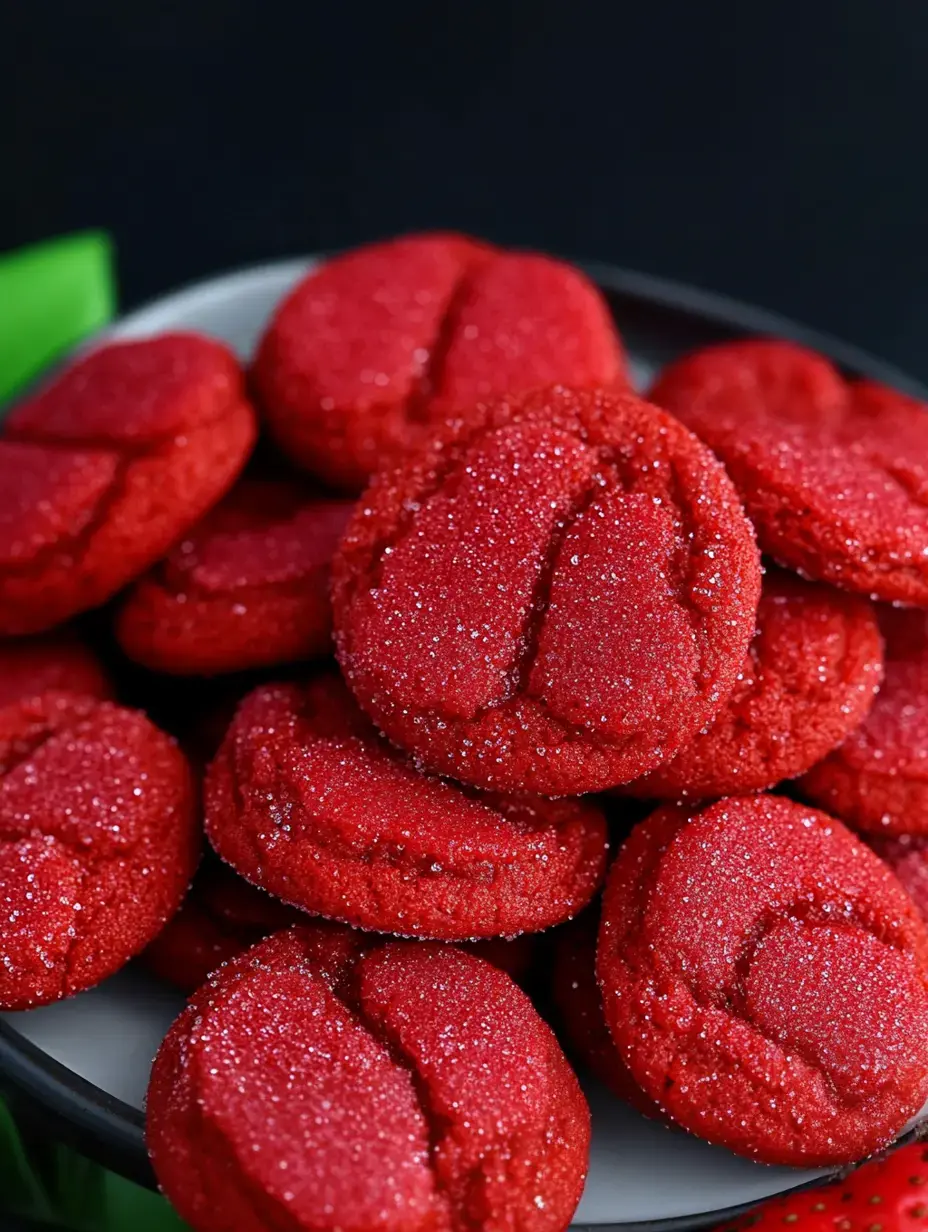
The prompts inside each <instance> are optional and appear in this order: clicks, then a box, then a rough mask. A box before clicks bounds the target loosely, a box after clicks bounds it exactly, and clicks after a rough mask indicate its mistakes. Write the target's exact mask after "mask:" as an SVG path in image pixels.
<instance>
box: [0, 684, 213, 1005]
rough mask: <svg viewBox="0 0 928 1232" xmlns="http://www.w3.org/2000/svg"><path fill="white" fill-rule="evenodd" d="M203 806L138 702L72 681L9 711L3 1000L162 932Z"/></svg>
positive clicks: (94, 975)
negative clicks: (70, 687)
mask: <svg viewBox="0 0 928 1232" xmlns="http://www.w3.org/2000/svg"><path fill="white" fill-rule="evenodd" d="M195 805H196V793H195V791H194V787H193V782H192V778H191V774H190V770H189V768H188V766H187V763H186V760H185V758H184V756H183V754H182V753H181V752H180V750H179V749H178V747H177V744H176V742H175V741H174V740H172V739H171V738H170V737H169V736H167V735H165V734H164V732H161V731H159V730H158V728H157V727H155V726H154V725H153V724H152V723H150V722H149V720H148V719H146V718H145V716H144V715H143V714H140V713H139V712H138V711H135V710H126V709H124V708H123V707H121V706H114V705H112V704H110V703H109V702H101V701H98V700H96V699H94V698H89V697H79V696H77V695H75V694H67V693H46V694H43V695H42V696H41V697H38V698H31V699H28V700H25V701H22V702H20V703H19V705H18V706H14V705H9V706H6V707H4V708H3V709H2V710H0V918H2V919H3V920H4V928H3V941H4V945H3V952H2V954H0V1008H3V1009H26V1008H29V1007H31V1006H35V1005H43V1004H46V1003H48V1002H51V1001H57V1000H59V999H60V998H61V997H65V996H70V995H71V994H72V993H75V992H79V991H81V990H82V989H84V988H89V987H91V985H93V984H96V983H98V982H99V981H100V980H102V979H104V978H105V977H106V976H108V975H111V974H112V973H113V972H114V971H118V970H119V968H120V967H122V966H124V965H125V963H126V962H128V960H129V959H130V958H131V957H132V956H133V955H134V954H137V953H138V952H139V951H140V950H141V949H142V948H143V946H144V945H145V944H146V943H147V942H148V941H150V940H151V938H152V937H153V936H154V935H155V934H156V933H157V932H158V930H159V928H160V927H161V926H162V925H163V924H164V922H165V920H167V919H168V917H169V916H170V915H171V914H172V913H173V912H174V911H175V910H176V909H177V907H178V905H179V903H180V901H181V898H182V897H183V895H184V892H185V890H186V889H187V886H188V885H189V883H190V879H191V877H192V876H193V871H194V869H195V868H196V864H197V860H198V858H199V851H200V831H199V826H198V824H197V822H198V819H197V814H196V807H195Z"/></svg>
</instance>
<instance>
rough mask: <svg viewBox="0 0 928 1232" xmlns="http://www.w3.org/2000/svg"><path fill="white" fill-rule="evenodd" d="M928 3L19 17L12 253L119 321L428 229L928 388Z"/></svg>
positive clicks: (308, 7) (126, 9) (10, 42)
mask: <svg viewBox="0 0 928 1232" xmlns="http://www.w3.org/2000/svg"><path fill="white" fill-rule="evenodd" d="M926 81H928V4H925V3H923V2H922V0H866V2H861V0H843V2H838V0H835V2H834V3H825V2H823V0H808V2H807V3H805V4H799V3H796V2H795V0H781V2H780V3H763V2H762V0H738V2H737V3H713V2H711V0H707V2H706V3H699V0H690V2H689V3H685V4H684V3H679V4H678V3H667V2H663V3H662V2H660V0H657V2H652V3H647V2H642V3H640V4H625V3H620V2H618V0H595V2H591V3H587V2H585V0H574V2H572V3H571V2H569V0H459V2H454V0H431V2H429V3H426V2H425V0H418V2H415V3H408V2H402V0H400V2H398V3H395V4H389V3H384V4H380V5H378V6H376V7H375V6H361V5H358V4H354V3H350V2H347V0H346V2H344V3H339V2H338V0H334V2H333V3H331V4H326V5H318V4H313V3H312V2H311V0H306V2H305V3H304V4H302V5H288V4H283V3H275V2H274V0H264V2H261V0H186V3H184V2H183V0H181V2H180V3H176V4H167V3H158V4H156V3H153V2H152V0H126V2H125V3H101V2H100V0H96V2H95V0H83V2H81V0H68V2H67V3H64V2H63V3H57V4H53V3H48V2H47V0H46V2H43V0H33V2H30V0H5V2H4V0H0V248H5V247H10V246H13V245H15V244H18V243H22V242H25V241H28V240H34V239H38V238H41V237H43V236H47V235H50V234H53V233H56V232H61V231H64V230H68V229H71V228H77V227H83V226H88V225H101V226H106V227H109V228H110V229H111V230H112V231H113V232H114V234H115V236H116V240H117V243H118V246H119V254H120V270H121V277H122V287H123V302H124V303H126V304H134V303H137V302H139V301H140V300H142V299H144V298H146V297H148V296H151V295H153V294H155V293H157V292H160V291H163V290H166V289H168V288H170V287H172V286H174V285H176V284H178V283H181V282H184V281H188V280H190V279H193V278H197V277H199V276H201V275H204V274H209V273H212V272H214V271H218V270H221V269H223V268H226V267H229V266H235V265H241V264H245V263H248V262H252V261H260V260H263V259H266V258H268V257H275V256H282V255H290V254H295V253H299V252H306V251H309V250H313V249H319V248H327V247H336V246H344V245H348V244H352V243H355V242H358V241H360V240H364V239H369V238H373V237H375V236H380V235H384V234H388V233H391V232H395V231H398V230H404V229H411V228H417V227H424V226H436V225H442V226H455V227H460V228H463V229H466V230H470V231H474V232H477V233H480V234H483V235H486V236H488V237H490V238H493V239H495V240H499V241H504V242H512V243H518V244H524V245H535V246H539V247H544V248H549V249H552V250H556V251H558V252H562V253H565V254H568V255H573V256H578V257H591V258H599V259H603V260H611V261H614V262H617V263H620V264H623V265H626V266H630V267H632V268H636V269H640V270H646V271H650V272H653V273H658V274H663V275H665V276H669V277H673V278H677V279H681V280H686V281H691V282H694V283H697V284H700V285H702V286H704V287H707V288H711V289H715V290H720V291H724V292H727V293H729V294H732V295H736V296H738V297H741V298H744V299H750V300H752V301H755V302H757V303H759V304H762V305H764V306H766V307H769V308H774V309H777V310H780V311H782V312H786V313H788V314H790V315H793V316H795V317H798V318H800V319H802V320H804V321H806V322H807V323H809V324H812V325H815V326H817V327H819V328H822V329H826V330H829V331H831V332H833V333H835V334H839V335H842V336H844V337H845V338H847V339H849V340H851V341H854V342H857V343H858V344H860V345H863V346H866V347H868V348H870V349H871V350H872V351H874V352H876V353H878V354H880V355H882V356H884V357H886V358H889V359H892V360H895V361H896V362H897V363H899V364H900V365H902V366H904V367H907V368H909V369H910V370H911V371H912V372H913V373H914V374H916V375H920V376H922V377H924V378H928V208H926V193H928V170H926V162H925V153H926V144H928V141H926V135H925V134H926V119H928V114H926V101H925V100H926Z"/></svg>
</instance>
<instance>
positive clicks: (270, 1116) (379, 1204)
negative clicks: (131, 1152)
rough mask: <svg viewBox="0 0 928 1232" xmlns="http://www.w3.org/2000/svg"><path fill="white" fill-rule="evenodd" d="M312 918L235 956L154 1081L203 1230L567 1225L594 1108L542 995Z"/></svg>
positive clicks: (172, 1153) (172, 1166)
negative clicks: (339, 940) (324, 927)
mask: <svg viewBox="0 0 928 1232" xmlns="http://www.w3.org/2000/svg"><path fill="white" fill-rule="evenodd" d="M315 933H316V930H314V929H313V928H306V929H295V930H293V931H291V932H287V933H280V934H278V935H276V936H274V937H271V938H270V939H269V940H267V941H265V942H263V943H262V944H261V945H259V946H257V947H256V948H255V949H254V950H252V951H250V952H249V953H248V954H247V955H245V956H243V957H242V958H240V959H239V960H237V961H236V962H235V963H233V964H232V965H230V966H228V967H224V968H223V969H222V970H221V971H220V972H218V973H217V974H216V975H215V976H214V977H213V979H212V980H211V981H210V983H209V984H208V985H206V987H204V988H202V989H201V990H200V991H199V992H198V993H197V994H196V996H195V997H194V998H193V1000H192V1001H191V1004H190V1006H189V1007H188V1008H187V1009H186V1010H185V1011H184V1013H183V1014H182V1015H181V1016H180V1018H179V1019H178V1020H177V1022H176V1023H175V1024H174V1026H173V1027H172V1028H171V1030H170V1032H169V1034H168V1036H167V1039H166V1040H165V1042H164V1044H163V1045H162V1047H161V1050H160V1052H159V1053H158V1057H157V1059H156V1061H155V1065H154V1070H153V1072H152V1079H151V1086H150V1088H149V1092H148V1130H147V1135H148V1146H149V1150H150V1152H151V1158H152V1163H153V1166H154V1169H155V1173H156V1175H157V1177H158V1180H159V1182H160V1183H161V1185H162V1187H163V1189H164V1192H165V1193H166V1194H167V1196H168V1198H169V1199H170V1201H171V1202H172V1203H173V1205H174V1206H175V1207H176V1208H177V1210H178V1212H179V1213H180V1215H181V1217H182V1218H183V1219H184V1220H186V1221H187V1222H188V1223H189V1224H190V1225H191V1226H192V1227H193V1228H195V1229H198V1230H199V1232H213V1229H216V1228H219V1227H221V1228H223V1229H226V1232H258V1230H259V1229H262V1230H263V1229H270V1228H281V1229H283V1228H287V1229H291V1230H293V1232H297V1230H298V1229H307V1232H308V1230H312V1232H336V1230H338V1232H347V1230H348V1229H356V1230H358V1232H361V1230H363V1232H452V1229H464V1228H475V1229H476V1228H481V1229H486V1232H491V1230H498V1232H503V1229H519V1230H520V1232H562V1229H564V1228H566V1227H567V1225H568V1224H569V1223H570V1219H571V1215H572V1214H573V1212H574V1210H575V1208H576V1205H577V1202H578V1201H579V1198H580V1192H581V1189H582V1186H583V1180H584V1176H585V1173H586V1167H587V1157H588V1151H589V1141H590V1122H589V1111H588V1109H587V1107H586V1103H585V1101H584V1098H583V1095H582V1093H581V1091H580V1088H579V1086H578V1084H577V1080H576V1078H575V1077H574V1075H573V1073H572V1071H571V1070H570V1068H569V1066H568V1065H567V1062H566V1061H565V1060H564V1057H563V1055H562V1053H561V1051H560V1049H559V1048H558V1046H557V1042H556V1041H555V1039H554V1036H553V1035H552V1033H551V1031H550V1030H549V1029H548V1027H547V1026H545V1024H544V1023H543V1022H542V1021H541V1019H540V1018H539V1017H538V1015H537V1013H536V1012H535V1010H534V1009H533V1007H532V1004H531V1002H530V1001H529V1000H528V998H527V997H526V996H525V994H524V993H522V992H520V991H519V989H518V988H516V986H515V985H514V984H513V983H512V981H511V980H510V979H509V977H508V976H506V975H504V974H503V972H501V971H499V970H497V969H496V968H495V967H493V966H491V965H490V964H489V963H486V962H482V961H481V960H480V959H477V958H474V957H472V956H471V955H468V954H464V953H462V952H461V951H460V950H456V949H454V948H451V947H443V946H430V945H416V944H410V943H402V942H400V943H393V944H388V945H383V944H378V943H376V942H373V943H372V945H371V947H370V948H368V949H366V950H360V951H358V950H355V952H354V953H353V954H352V953H350V952H348V950H349V947H345V952H343V953H342V954H340V955H332V954H331V953H330V954H328V955H327V954H326V951H327V950H328V951H331V949H332V948H333V947H332V946H331V942H330V938H328V937H323V938H322V939H321V940H320V938H319V937H318V935H315V936H314V934H315Z"/></svg>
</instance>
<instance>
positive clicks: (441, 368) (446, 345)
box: [405, 268, 473, 425]
mask: <svg viewBox="0 0 928 1232" xmlns="http://www.w3.org/2000/svg"><path fill="white" fill-rule="evenodd" d="M472 277H473V269H472V268H470V269H466V270H465V271H464V273H462V274H461V276H460V277H459V278H458V280H457V282H456V283H455V285H454V289H453V290H452V292H451V294H450V296H449V297H448V302H447V303H446V304H445V311H444V314H443V316H442V319H441V322H440V323H439V326H438V330H437V332H436V334H435V337H434V338H433V339H432V345H431V346H430V347H429V353H428V359H427V360H426V362H425V367H424V369H423V370H422V372H421V374H420V376H419V379H418V382H417V384H416V387H415V389H413V391H412V392H411V393H410V395H409V397H408V398H407V399H406V407H405V409H406V420H407V422H408V423H410V424H422V425H426V424H428V423H429V422H430V416H429V405H430V403H431V401H432V399H433V398H434V397H435V393H436V390H437V388H438V385H439V382H440V381H441V378H442V377H443V376H444V373H445V366H446V363H447V360H448V353H449V352H450V350H451V347H452V346H453V345H454V340H455V334H456V332H457V327H458V325H459V323H460V319H461V310H462V308H463V307H464V303H465V302H466V300H467V297H468V295H469V294H470V290H471V286H472V282H471V279H472Z"/></svg>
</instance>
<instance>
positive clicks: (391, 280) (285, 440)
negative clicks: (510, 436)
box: [254, 235, 626, 491]
mask: <svg viewBox="0 0 928 1232" xmlns="http://www.w3.org/2000/svg"><path fill="white" fill-rule="evenodd" d="M254 378H255V384H256V387H257V389H258V391H259V394H260V397H261V399H262V403H263V406H264V410H265V412H266V414H267V420H268V423H269V424H270V427H271V431H272V432H273V433H274V435H275V436H276V438H277V440H278V442H279V444H280V445H281V446H282V447H283V449H284V450H286V452H287V453H288V454H289V455H290V456H291V458H293V459H294V461H296V462H298V463H299V464H300V465H302V466H304V467H305V468H306V469H307V470H309V471H312V472H313V473H315V474H317V475H318V476H319V477H320V478H321V479H323V480H324V481H325V482H327V483H332V484H336V485H338V486H339V487H343V488H347V489H349V490H351V491H359V490H360V489H361V488H363V487H364V485H365V482H366V481H367V478H368V476H369V475H370V474H371V473H372V472H375V471H378V470H380V469H381V468H382V467H383V466H384V464H385V461H389V460H390V459H398V458H401V457H402V456H404V455H405V453H406V452H407V451H408V449H409V447H410V445H411V443H412V442H413V440H414V439H415V438H416V437H417V436H419V435H420V434H421V432H422V429H423V426H424V425H429V424H434V423H436V422H438V421H440V420H441V419H443V418H444V416H445V415H446V414H447V413H448V412H449V411H450V410H455V409H458V408H460V407H468V406H471V405H472V404H473V403H474V402H476V401H478V400H479V399H482V398H486V397H494V396H498V395H501V394H515V393H521V392H523V391H524V390H527V389H532V388H534V387H535V386H540V385H550V384H553V383H554V382H557V381H564V382H569V383H570V384H572V385H578V386H586V387H593V386H616V385H624V384H625V381H626V374H625V358H624V355H623V352H622V346H621V343H620V341H619V337H618V334H617V333H616V329H615V326H614V324H613V322H612V318H611V316H610V314H609V309H608V307H607V305H606V303H605V301H604V300H603V299H602V297H601V295H600V294H599V292H598V291H597V289H596V287H595V286H594V285H593V284H592V283H591V282H590V281H589V279H588V278H586V276H585V275H584V274H581V273H580V271H579V270H577V269H574V268H573V267H572V266H570V265H565V264H564V263H563V262H561V261H553V260H551V258H550V257H543V256H539V255H537V254H535V253H507V252H500V251H499V250H497V249H493V248H489V247H487V246H486V245H483V244H478V243H476V242H474V241H472V240H468V239H465V238H464V237H462V236H456V235H418V236H410V237H406V238H404V239H398V240H390V241H388V242H387V243H382V244H372V245H370V246H369V247H366V248H360V249H358V250H357V251H355V252H350V253H348V254H346V255H345V256H341V257H337V258H335V260H332V261H329V262H327V263H326V264H325V265H324V266H323V267H322V268H321V270H319V271H318V272H313V273H311V274H310V275H309V276H308V277H307V278H306V279H304V280H303V281H302V282H301V283H300V284H299V285H298V286H297V287H296V289H295V290H294V291H293V292H291V294H290V295H289V296H288V298H287V299H285V300H284V302H283V304H282V305H281V306H280V307H279V308H278V310H277V312H276V314H275V316H274V319H273V321H272V322H271V325H270V328H269V329H268V331H267V333H266V334H265V336H264V339H263V341H262V343H261V347H260V349H259V351H258V356H257V359H256V361H255V368H254Z"/></svg>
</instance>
